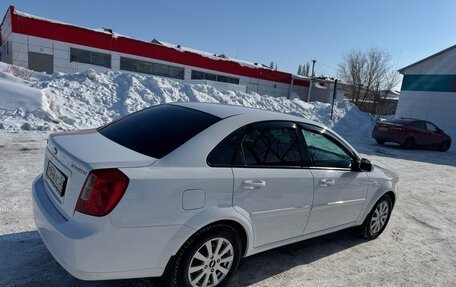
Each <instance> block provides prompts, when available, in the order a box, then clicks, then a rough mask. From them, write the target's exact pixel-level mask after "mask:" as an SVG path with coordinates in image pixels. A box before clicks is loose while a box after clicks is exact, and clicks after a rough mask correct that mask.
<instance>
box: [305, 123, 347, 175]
mask: <svg viewBox="0 0 456 287" xmlns="http://www.w3.org/2000/svg"><path fill="white" fill-rule="evenodd" d="M302 133H303V136H304V139H305V142H306V145H307V149H308V152H309V155H310V157H311V159H312V163H313V166H315V167H325V168H351V167H352V163H353V158H352V156H351V155H350V154H349V153H348V152H347V151H346V150H345V149H344V148H343V147H342V146H341V145H340V144H338V143H336V142H335V141H333V140H332V139H330V138H329V137H328V136H326V135H325V134H322V133H318V132H315V131H308V130H304V129H303V130H302Z"/></svg>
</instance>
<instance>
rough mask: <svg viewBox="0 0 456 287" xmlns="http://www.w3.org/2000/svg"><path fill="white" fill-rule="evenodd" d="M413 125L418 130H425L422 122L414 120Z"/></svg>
mask: <svg viewBox="0 0 456 287" xmlns="http://www.w3.org/2000/svg"><path fill="white" fill-rule="evenodd" d="M413 127H414V128H416V129H420V130H426V124H425V123H424V122H421V121H420V122H414V123H413Z"/></svg>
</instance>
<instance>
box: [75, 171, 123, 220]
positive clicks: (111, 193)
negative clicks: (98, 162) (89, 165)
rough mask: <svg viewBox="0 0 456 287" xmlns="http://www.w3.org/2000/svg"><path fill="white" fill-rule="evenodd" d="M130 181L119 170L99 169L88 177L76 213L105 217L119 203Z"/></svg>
mask: <svg viewBox="0 0 456 287" xmlns="http://www.w3.org/2000/svg"><path fill="white" fill-rule="evenodd" d="M128 182H129V179H128V177H127V176H126V175H125V174H123V173H122V172H121V171H120V170H118V169H97V170H93V171H91V172H90V173H89V175H88V176H87V179H86V181H85V183H84V186H83V187H82V190H81V194H80V195H79V199H78V203H77V204H76V211H78V212H81V213H84V214H88V215H93V216H105V215H107V214H109V213H110V212H111V211H112V210H113V209H114V207H116V205H117V203H119V201H120V199H121V198H122V196H123V194H124V193H125V190H126V189H127V186H128Z"/></svg>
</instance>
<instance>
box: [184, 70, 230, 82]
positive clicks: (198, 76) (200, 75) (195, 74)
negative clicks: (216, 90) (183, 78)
mask: <svg viewBox="0 0 456 287" xmlns="http://www.w3.org/2000/svg"><path fill="white" fill-rule="evenodd" d="M192 80H208V81H214V82H223V83H230V84H236V85H239V78H234V77H227V76H221V75H216V74H211V73H205V72H201V71H195V70H192Z"/></svg>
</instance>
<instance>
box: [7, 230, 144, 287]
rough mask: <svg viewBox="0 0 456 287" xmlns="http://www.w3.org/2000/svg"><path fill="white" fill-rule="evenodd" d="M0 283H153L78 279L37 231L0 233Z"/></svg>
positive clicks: (82, 286) (94, 286) (83, 286)
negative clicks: (51, 251) (53, 252)
mask: <svg viewBox="0 0 456 287" xmlns="http://www.w3.org/2000/svg"><path fill="white" fill-rule="evenodd" d="M0 286H2V287H3V286H5V287H7V286H49V287H52V286H59V287H60V286H75V287H76V286H78V287H79V286H80V287H89V286H90V287H98V286H100V287H101V286H116V287H117V286H137V287H142V286H153V285H152V283H151V282H150V280H149V279H132V280H111V281H81V280H78V279H76V278H74V277H73V276H71V275H70V274H69V273H68V272H66V271H65V270H64V269H63V268H62V267H60V265H59V264H58V263H57V261H55V260H54V258H53V257H52V255H51V254H50V253H49V251H48V250H47V249H46V246H45V245H44V243H43V241H42V240H41V238H40V236H39V234H38V232H37V231H27V232H19V233H13V234H6V235H0Z"/></svg>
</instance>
